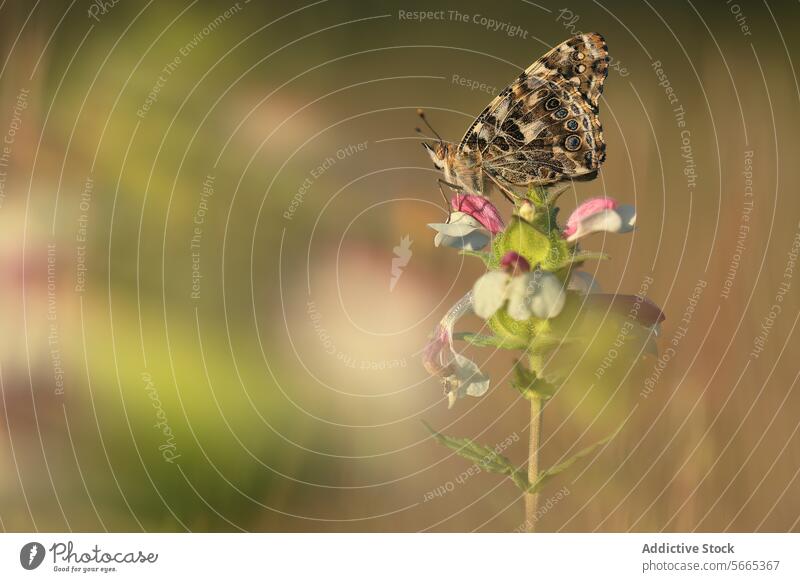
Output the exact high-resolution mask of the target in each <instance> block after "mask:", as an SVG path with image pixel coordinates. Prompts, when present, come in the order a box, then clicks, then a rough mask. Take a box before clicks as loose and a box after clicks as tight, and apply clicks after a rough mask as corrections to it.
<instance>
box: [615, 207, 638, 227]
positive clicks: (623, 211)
mask: <svg viewBox="0 0 800 582" xmlns="http://www.w3.org/2000/svg"><path fill="white" fill-rule="evenodd" d="M617 214H619V217H620V219H621V220H622V227H621V228H620V230H618V231H617V232H630V231H632V230H633V227H634V225H635V224H636V208H634V207H633V206H631V205H629V204H623V205H622V206H618V207H617Z"/></svg>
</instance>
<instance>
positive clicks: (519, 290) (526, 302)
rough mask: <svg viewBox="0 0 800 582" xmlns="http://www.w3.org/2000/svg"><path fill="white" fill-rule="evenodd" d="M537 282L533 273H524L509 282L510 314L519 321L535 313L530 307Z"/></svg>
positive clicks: (508, 308) (508, 309)
mask: <svg viewBox="0 0 800 582" xmlns="http://www.w3.org/2000/svg"><path fill="white" fill-rule="evenodd" d="M535 286H536V282H535V279H534V276H533V273H524V274H522V275H518V276H516V277H514V278H512V279H511V282H510V283H509V284H508V292H507V295H508V307H507V308H506V310H507V311H508V315H510V316H511V317H512V318H514V319H516V320H517V321H525V320H526V319H530V318H531V316H532V315H533V313H531V309H530V300H531V296H532V294H533V290H534V288H535Z"/></svg>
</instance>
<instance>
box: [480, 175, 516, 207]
mask: <svg viewBox="0 0 800 582" xmlns="http://www.w3.org/2000/svg"><path fill="white" fill-rule="evenodd" d="M486 175H487V176H489V179H490V180H491V181H492V182H493V183H494V185H495V186H497V187H498V188H499V190H500V193H501V194H502V195H503V196H504V197H505V199H506V200H508V201H509V202H511V204H513V205H514V206H516V205H517V198H518V197H517V195H516V194H514V193H513V192H512V191H511V190H509V189H508V188H506V187H505V186H503V185H502V184H501V183H500V182H499V181H498V180H497V179H496V178H495V177H494V176H492V174H491V173H490V172H486Z"/></svg>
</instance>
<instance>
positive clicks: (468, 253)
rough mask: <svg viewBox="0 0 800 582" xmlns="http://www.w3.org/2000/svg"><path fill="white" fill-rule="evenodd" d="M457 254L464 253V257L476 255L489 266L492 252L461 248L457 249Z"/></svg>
mask: <svg viewBox="0 0 800 582" xmlns="http://www.w3.org/2000/svg"><path fill="white" fill-rule="evenodd" d="M458 254H459V255H464V256H465V257H477V258H479V259H480V260H482V261H483V264H484V265H486V266H487V267H488V266H489V263H490V262H491V260H492V254H491V253H482V252H479V251H470V250H468V249H463V250H461V251H459V253H458Z"/></svg>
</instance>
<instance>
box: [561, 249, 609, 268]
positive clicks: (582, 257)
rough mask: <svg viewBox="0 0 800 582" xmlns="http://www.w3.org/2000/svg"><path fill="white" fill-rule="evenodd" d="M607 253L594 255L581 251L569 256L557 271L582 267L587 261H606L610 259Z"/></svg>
mask: <svg viewBox="0 0 800 582" xmlns="http://www.w3.org/2000/svg"><path fill="white" fill-rule="evenodd" d="M610 258H611V257H609V256H608V255H607V254H606V253H593V252H589V251H579V252H577V253H574V254H572V255H570V256H568V257H567V258H566V259H564V260H563V261H562V262H561V263H560V264H559V265H558V266H557V267H556V269H555V270H556V271H558V270H561V269H564V268H566V267H571V266H573V265H580V264H581V263H585V262H586V261H605V260H608V259H610Z"/></svg>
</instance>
